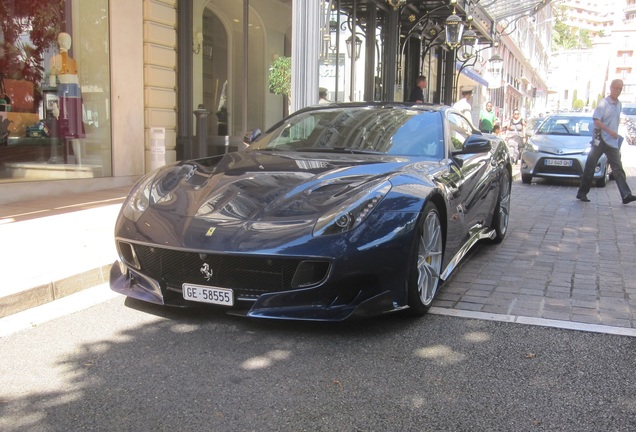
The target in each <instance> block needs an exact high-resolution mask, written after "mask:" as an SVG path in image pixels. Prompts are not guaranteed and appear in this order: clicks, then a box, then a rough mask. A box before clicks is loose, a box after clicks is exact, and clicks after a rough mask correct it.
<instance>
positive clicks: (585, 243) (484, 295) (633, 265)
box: [433, 146, 636, 328]
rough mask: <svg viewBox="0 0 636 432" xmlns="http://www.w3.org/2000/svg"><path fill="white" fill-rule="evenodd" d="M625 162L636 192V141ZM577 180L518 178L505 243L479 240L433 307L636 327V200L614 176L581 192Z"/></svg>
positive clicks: (628, 151) (514, 183) (625, 148)
mask: <svg viewBox="0 0 636 432" xmlns="http://www.w3.org/2000/svg"><path fill="white" fill-rule="evenodd" d="M622 152H623V165H624V167H625V171H626V173H627V177H628V183H629V184H630V186H631V187H632V190H633V191H634V193H636V147H633V146H624V148H623V149H622ZM577 187H578V182H572V181H547V180H543V179H535V180H533V182H532V184H530V185H526V184H523V183H522V182H521V181H520V180H516V181H514V182H513V186H512V205H511V216H510V225H509V231H508V234H507V237H506V238H505V240H504V241H503V242H502V243H501V244H499V245H491V244H483V243H482V244H479V245H478V246H477V247H476V248H475V249H474V250H473V251H472V253H471V256H469V257H468V259H466V260H464V261H463V263H462V265H461V266H460V268H459V269H457V271H455V272H454V274H453V275H452V276H451V277H450V278H449V279H448V280H447V281H446V282H445V284H444V285H443V286H442V288H441V291H440V293H439V294H438V297H437V298H436V300H435V302H434V304H433V306H434V307H435V308H447V309H448V308H450V309H457V310H464V311H477V312H486V313H491V314H501V315H508V316H517V317H530V318H541V319H548V320H560V321H566V322H567V321H569V322H572V323H584V324H598V325H604V326H616V327H627V328H636V278H634V275H635V274H636V241H635V240H636V204H629V205H623V204H622V202H621V198H620V196H619V193H618V188H617V187H616V184H615V182H613V181H611V182H609V183H608V185H607V187H605V188H592V190H591V191H590V193H589V194H588V197H589V198H590V199H591V202H589V203H583V202H581V201H579V200H577V199H576V198H575V196H576V191H577Z"/></svg>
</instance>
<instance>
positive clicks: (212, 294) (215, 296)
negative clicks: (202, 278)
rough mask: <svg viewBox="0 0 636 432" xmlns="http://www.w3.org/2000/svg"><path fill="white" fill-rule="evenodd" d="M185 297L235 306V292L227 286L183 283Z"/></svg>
mask: <svg viewBox="0 0 636 432" xmlns="http://www.w3.org/2000/svg"><path fill="white" fill-rule="evenodd" d="M181 288H182V291H183V298H184V299H186V300H190V301H195V302H201V303H212V304H218V305H224V306H234V292H233V291H232V290H231V289H227V288H217V287H209V286H203V285H191V284H183V286H182V287H181Z"/></svg>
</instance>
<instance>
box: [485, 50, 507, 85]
mask: <svg viewBox="0 0 636 432" xmlns="http://www.w3.org/2000/svg"><path fill="white" fill-rule="evenodd" d="M488 63H489V64H490V66H489V68H488V71H489V72H490V73H491V74H492V76H493V78H495V79H496V80H501V76H502V72H503V59H502V58H501V56H500V55H499V54H497V53H495V54H494V55H493V56H492V57H490V60H488Z"/></svg>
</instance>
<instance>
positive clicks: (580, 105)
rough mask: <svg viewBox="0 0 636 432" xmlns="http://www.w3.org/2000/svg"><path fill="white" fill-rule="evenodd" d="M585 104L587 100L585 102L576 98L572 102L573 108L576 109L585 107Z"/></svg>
mask: <svg viewBox="0 0 636 432" xmlns="http://www.w3.org/2000/svg"><path fill="white" fill-rule="evenodd" d="M584 106H585V102H583V101H582V100H581V99H576V100H575V101H574V102H572V108H574V109H579V108H583V107H584Z"/></svg>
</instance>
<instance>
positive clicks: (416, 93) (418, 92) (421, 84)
mask: <svg viewBox="0 0 636 432" xmlns="http://www.w3.org/2000/svg"><path fill="white" fill-rule="evenodd" d="M425 88H426V77H425V76H424V75H420V76H418V77H417V79H416V80H415V87H413V90H411V94H410V95H409V102H417V103H422V102H424V89H425Z"/></svg>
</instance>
